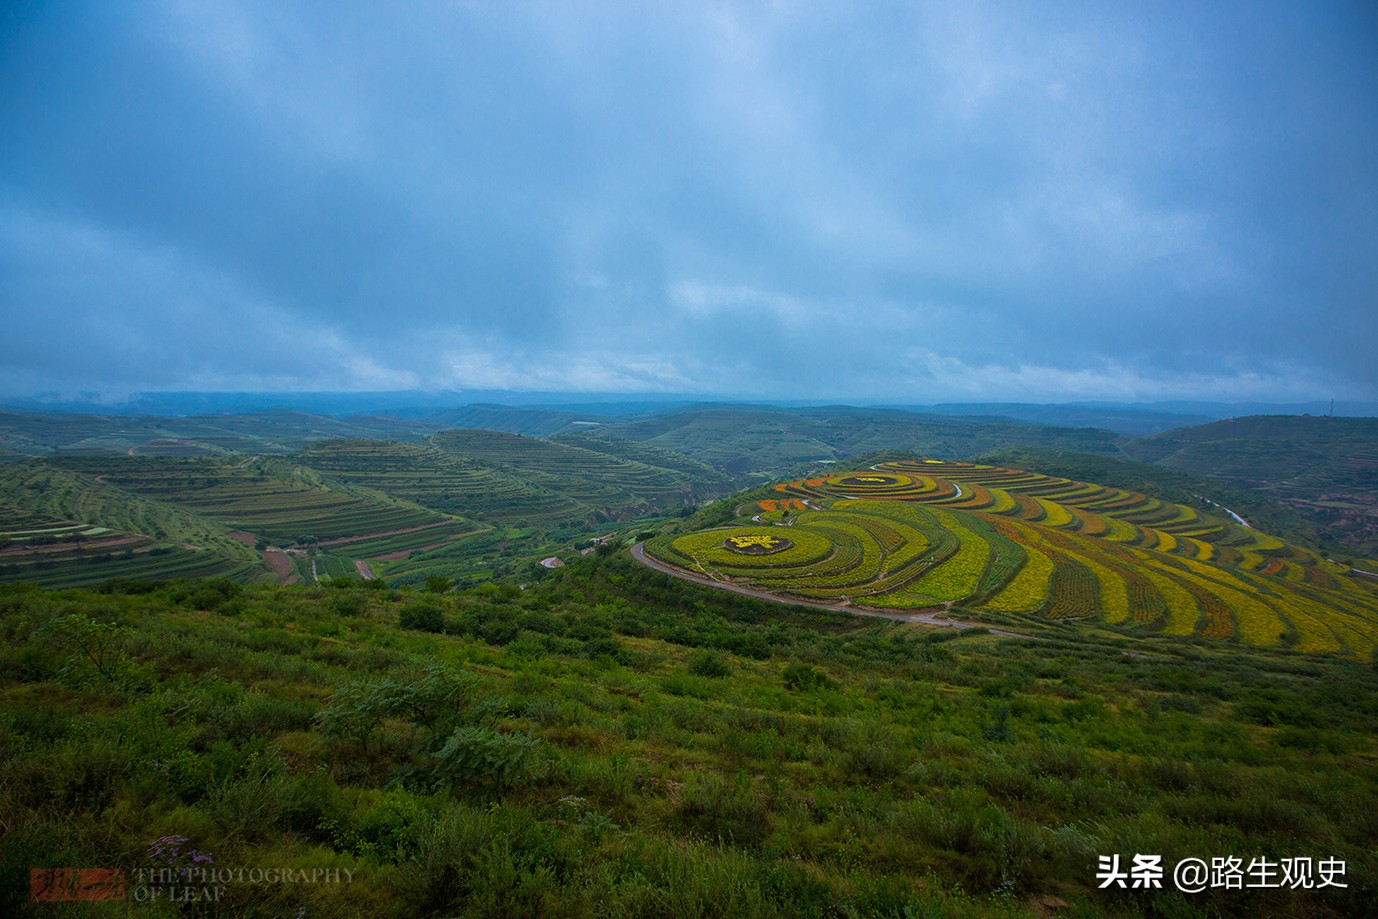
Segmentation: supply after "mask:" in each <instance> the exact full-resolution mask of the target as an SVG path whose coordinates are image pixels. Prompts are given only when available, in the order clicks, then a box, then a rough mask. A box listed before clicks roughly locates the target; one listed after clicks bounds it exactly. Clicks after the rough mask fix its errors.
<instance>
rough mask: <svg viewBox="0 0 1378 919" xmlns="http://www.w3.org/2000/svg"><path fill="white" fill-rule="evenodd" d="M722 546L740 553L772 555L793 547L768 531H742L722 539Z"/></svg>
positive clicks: (782, 538)
mask: <svg viewBox="0 0 1378 919" xmlns="http://www.w3.org/2000/svg"><path fill="white" fill-rule="evenodd" d="M722 545H723V548H724V549H728V550H729V551H732V552H740V553H741V554H742V555H773V554H774V553H776V552H784V551H785V550H786V549H790V548H793V547H794V543H793V542H791V541H790V540H788V539H785V538H784V537H783V536H772V535H770V534H768V533H743V534H739V535H736V536H729V537H727V538H726V539H724V540H723V543H722Z"/></svg>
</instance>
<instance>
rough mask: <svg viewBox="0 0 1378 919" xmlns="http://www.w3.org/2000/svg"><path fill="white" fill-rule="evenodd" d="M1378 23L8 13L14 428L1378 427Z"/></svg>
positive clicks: (752, 14)
mask: <svg viewBox="0 0 1378 919" xmlns="http://www.w3.org/2000/svg"><path fill="white" fill-rule="evenodd" d="M1375 47H1378V11H1375V9H1374V8H1373V7H1372V6H1371V5H1369V4H1364V3H1359V2H1352V3H1343V2H1342V3H1336V4H1330V5H1326V6H1324V7H1320V6H1312V5H1297V4H1288V3H1262V4H1260V3H1218V4H1211V5H1209V6H1206V7H1201V8H1196V7H1181V8H1179V7H1173V6H1152V5H1144V4H1115V5H1106V4H1069V5H1062V6H1058V7H1053V8H1050V7H1048V6H1046V5H1043V4H1032V3H991V4H984V3H983V4H969V3H955V2H954V3H938V4H923V5H912V6H911V5H883V6H865V5H862V6H857V5H854V4H843V3H827V2H819V3H805V4H797V5H783V6H774V7H770V6H757V5H747V4H733V3H720V4H711V5H710V4H700V3H660V4H652V5H632V4H614V3H593V4H576V5H568V6H556V5H552V4H531V5H520V4H484V3H474V4H462V5H447V4H439V3H422V4H416V5H408V6H405V7H401V8H396V9H392V8H382V7H360V6H348V5H347V6H345V7H341V8H334V7H331V8H328V9H327V8H320V7H310V6H302V5H287V6H283V5H281V4H272V3H266V2H253V0H239V2H227V3H222V4H216V5H213V6H211V5H180V4H172V3H163V2H154V0H149V2H132V3H127V4H100V3H81V2H76V3H66V4H42V5H39V4H34V5H27V6H20V5H12V6H11V7H10V8H8V9H7V10H6V11H4V12H3V13H0V132H2V133H3V135H4V136H5V138H6V140H5V141H4V142H0V322H2V323H3V328H4V331H5V334H4V336H3V337H2V338H3V340H0V396H5V397H8V398H28V397H34V396H36V395H38V394H42V393H65V394H73V393H83V392H87V393H102V394H106V395H107V396H109V395H113V396H118V395H120V394H125V395H128V394H131V393H139V392H144V393H147V392H159V391H162V392H208V391H211V392H214V391H221V392H244V393H254V392H339V391H345V392H348V391H358V392H376V391H413V390H416V391H442V390H502V391H508V392H553V393H566V394H569V395H571V396H572V395H574V394H578V393H587V392H602V393H617V394H623V395H632V394H639V395H640V396H643V397H646V398H674V397H676V396H677V395H679V394H684V393H695V394H696V395H697V397H699V398H705V399H713V398H732V399H741V400H762V401H771V400H774V401H780V400H788V401H833V402H848V403H853V404H856V403H869V404H887V403H888V404H904V403H912V404H927V405H932V404H939V403H945V402H977V403H980V402H1018V403H1026V404H1048V403H1061V402H1081V401H1087V400H1101V401H1108V402H1146V403H1152V402H1161V401H1175V400H1187V401H1202V402H1227V403H1228V402H1271V403H1284V404H1302V403H1319V402H1326V401H1328V400H1329V399H1331V398H1334V399H1337V400H1340V401H1342V402H1362V403H1368V402H1372V401H1374V400H1378V362H1376V361H1374V360H1373V355H1372V351H1373V342H1374V341H1378V309H1375V307H1376V306H1378V251H1375V249H1376V247H1378V166H1375V164H1378V55H1374V54H1373V53H1372V52H1373V49H1374V48H1375Z"/></svg>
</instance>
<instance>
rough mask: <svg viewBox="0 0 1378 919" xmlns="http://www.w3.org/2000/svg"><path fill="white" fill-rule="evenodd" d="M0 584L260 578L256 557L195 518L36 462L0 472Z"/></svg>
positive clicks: (221, 530)
mask: <svg viewBox="0 0 1378 919" xmlns="http://www.w3.org/2000/svg"><path fill="white" fill-rule="evenodd" d="M0 494H3V495H5V496H6V499H7V500H8V502H9V503H8V504H6V505H4V506H0V581H15V580H23V581H32V582H34V583H36V584H41V585H60V586H70V587H78V586H85V585H89V584H96V583H100V582H102V581H106V580H109V579H111V578H116V577H142V578H172V577H207V576H225V577H235V578H239V579H241V580H259V579H264V578H266V577H267V569H266V568H265V566H264V565H263V563H262V561H261V560H260V558H259V556H258V555H257V554H256V553H255V552H254V551H253V550H251V549H249V548H248V547H246V546H242V545H240V544H239V543H237V542H236V541H235V540H233V539H231V538H229V536H228V535H227V533H226V528H225V527H223V526H219V525H217V524H216V523H215V522H214V521H212V520H209V519H207V518H205V517H202V516H200V515H198V514H194V513H188V512H186V511H184V510H180V509H178V508H175V507H168V506H164V505H161V504H159V503H157V502H154V501H148V500H145V499H143V498H141V497H139V496H137V495H131V494H128V493H126V492H123V491H121V490H120V489H118V488H116V487H114V486H112V485H109V484H108V483H106V482H104V481H103V480H100V479H98V478H94V477H91V476H88V475H82V474H80V473H77V472H73V471H71V470H64V469H56V468H53V467H52V466H50V465H48V464H46V463H42V462H36V461H26V462H21V463H15V464H13V465H9V466H5V467H2V468H0Z"/></svg>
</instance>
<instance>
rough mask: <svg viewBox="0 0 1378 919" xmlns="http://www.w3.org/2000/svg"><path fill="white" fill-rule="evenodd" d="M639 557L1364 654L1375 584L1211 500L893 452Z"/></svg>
mask: <svg viewBox="0 0 1378 919" xmlns="http://www.w3.org/2000/svg"><path fill="white" fill-rule="evenodd" d="M748 518H750V519H748ZM647 551H648V552H650V553H652V554H653V555H655V556H656V557H657V558H659V559H660V560H661V561H663V562H667V563H670V564H673V565H677V566H679V567H681V568H685V569H687V570H690V571H694V572H698V573H701V574H706V575H708V576H710V577H713V578H716V579H721V580H724V581H726V582H729V583H734V584H740V585H745V586H748V587H751V588H755V589H758V590H764V591H767V592H769V593H772V594H777V595H782V596H787V597H794V598H801V599H807V600H821V601H827V602H829V603H834V604H841V605H842V606H844V607H848V608H864V609H872V610H873V609H881V610H886V609H892V610H914V609H938V610H942V611H944V612H945V613H946V614H949V615H951V616H952V617H953V618H957V619H972V620H975V621H981V622H993V623H1001V624H1011V625H1012V626H1016V627H1034V628H1038V629H1043V628H1046V627H1047V626H1048V625H1049V624H1050V623H1052V624H1057V623H1063V622H1071V621H1076V622H1079V623H1085V622H1088V621H1090V622H1099V623H1103V624H1105V625H1107V626H1112V627H1115V628H1116V629H1117V630H1119V631H1121V632H1125V633H1127V634H1133V633H1137V632H1139V631H1143V630H1152V631H1156V632H1162V633H1166V634H1169V635H1180V636H1196V637H1200V638H1205V639H1210V640H1222V639H1223V640H1232V641H1239V642H1244V643H1247V644H1251V645H1256V646H1262V647H1270V646H1275V645H1282V646H1285V647H1291V648H1296V649H1298V650H1304V651H1326V652H1334V653H1340V654H1346V655H1351V656H1355V657H1359V658H1363V659H1367V658H1369V657H1370V656H1371V655H1372V654H1373V653H1374V651H1375V648H1376V647H1378V582H1375V581H1374V580H1373V579H1371V578H1368V577H1366V576H1363V575H1359V574H1355V573H1353V572H1351V570H1350V569H1349V568H1348V567H1347V566H1343V565H1338V564H1335V563H1333V562H1330V561H1328V560H1326V559H1325V558H1323V557H1321V556H1320V555H1318V554H1316V553H1315V552H1313V551H1310V550H1308V549H1305V548H1303V547H1300V546H1296V545H1292V544H1289V543H1287V542H1285V541H1283V540H1281V539H1279V538H1277V537H1276V536H1272V535H1270V534H1267V533H1264V532H1261V531H1259V530H1257V529H1255V528H1252V527H1248V526H1244V525H1241V524H1240V523H1239V522H1238V518H1237V515H1236V514H1235V513H1233V512H1232V510H1231V509H1230V508H1228V507H1222V506H1220V505H1219V503H1218V502H1217V503H1215V504H1212V503H1210V502H1209V501H1208V500H1205V499H1200V498H1194V499H1193V500H1192V501H1191V502H1190V504H1179V503H1174V502H1170V501H1165V500H1163V499H1161V498H1155V497H1150V496H1148V495H1146V494H1144V493H1142V492H1134V491H1127V490H1124V489H1119V488H1110V487H1107V486H1104V485H1098V484H1092V483H1088V482H1080V481H1076V480H1073V479H1068V478H1062V477H1055V476H1048V475H1042V474H1037V473H1030V472H1026V471H1023V470H1020V469H1014V468H1006V467H999V466H984V465H974V464H970V463H945V462H942V461H939V460H926V461H909V462H893V463H882V464H876V465H873V466H871V467H870V468H869V469H861V470H857V471H850V472H841V471H839V472H837V473H835V474H832V475H829V476H821V477H816V478H810V479H806V480H800V481H794V482H785V483H780V484H778V485H776V486H775V487H774V489H773V490H772V492H771V496H770V497H768V498H762V499H759V500H757V501H755V502H752V504H750V505H749V506H747V507H745V508H743V509H742V510H740V511H739V516H738V518H737V519H736V520H735V521H733V522H732V525H730V526H727V527H715V528H713V529H708V530H703V531H701V532H697V533H691V534H688V535H667V536H662V537H659V538H657V539H654V540H652V541H651V542H650V543H649V544H648V545H647Z"/></svg>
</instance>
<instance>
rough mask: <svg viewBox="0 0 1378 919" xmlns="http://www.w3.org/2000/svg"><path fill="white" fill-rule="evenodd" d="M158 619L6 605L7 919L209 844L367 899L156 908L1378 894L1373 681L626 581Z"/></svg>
mask: <svg viewBox="0 0 1378 919" xmlns="http://www.w3.org/2000/svg"><path fill="white" fill-rule="evenodd" d="M125 590H126V591H129V592H120V591H118V590H117V591H113V592H106V593H93V592H84V591H65V592H61V593H49V592H44V591H38V590H32V589H18V588H14V587H9V588H0V787H3V788H4V791H5V793H4V794H3V795H0V827H3V833H0V912H3V913H4V914H5V915H16V916H53V915H91V916H96V915H111V914H113V913H114V912H119V911H120V910H121V908H122V907H120V906H116V905H115V904H110V903H94V904H73V905H71V906H69V907H64V906H63V905H62V904H53V903H33V902H26V900H25V894H26V891H27V889H28V883H29V871H30V869H32V868H35V867H55V866H81V867H100V868H108V869H123V870H124V871H125V872H127V875H128V877H129V878H130V884H129V891H130V893H131V897H132V892H133V891H134V890H135V889H136V878H137V876H138V875H137V872H138V871H140V870H141V869H145V870H147V869H153V868H163V867H169V866H171V867H173V868H174V869H177V868H181V867H184V866H190V858H191V852H193V851H195V852H197V853H201V854H203V855H204V854H207V853H210V854H211V858H212V861H211V864H212V865H213V866H214V867H216V868H219V869H230V870H232V869H236V868H245V869H252V868H264V867H277V868H291V869H303V870H307V871H311V870H335V871H337V872H338V876H339V877H340V878H341V880H340V881H338V882H334V883H271V884H263V883H250V882H235V881H231V882H229V883H227V884H225V885H224V889H223V891H221V892H220V893H219V894H218V895H217V897H216V899H213V900H210V901H206V902H200V903H197V904H196V905H195V906H185V905H183V904H179V903H175V902H169V898H168V897H167V896H163V897H162V898H160V899H157V900H148V901H146V902H139V903H137V904H136V903H133V902H130V903H128V906H130V907H131V908H133V909H134V910H135V913H136V914H138V915H147V916H173V915H184V914H186V913H187V911H188V910H190V911H194V912H195V913H196V914H198V915H205V916H243V915H263V916H292V915H305V916H346V917H347V916H367V917H388V916H395V917H418V916H492V915H522V916H527V915H548V916H584V915H600V916H627V917H633V916H637V917H639V916H704V917H707V916H722V915H731V916H746V917H755V916H760V917H766V916H819V917H822V916H837V915H857V916H901V915H916V916H950V917H966V916H978V917H980V916H1044V915H1048V914H1049V913H1050V912H1051V913H1053V914H1056V915H1070V916H1081V917H1089V916H1107V915H1108V916H1126V917H1127V916H1143V915H1162V916H1167V915H1172V916H1213V915H1240V916H1243V915H1269V916H1291V917H1303V916H1304V917H1308V919H1325V917H1341V916H1357V915H1364V914H1366V913H1367V912H1368V911H1369V910H1370V909H1371V907H1372V904H1373V903H1374V902H1375V898H1378V858H1375V855H1374V851H1373V848H1372V840H1373V839H1374V838H1375V837H1378V824H1375V815H1376V814H1378V769H1375V766H1374V763H1375V757H1378V746H1376V744H1378V741H1375V737H1374V733H1373V731H1372V726H1373V724H1374V721H1375V718H1378V672H1375V670H1374V668H1373V667H1372V666H1371V665H1368V664H1360V663H1357V662H1354V661H1349V660H1344V659H1340V658H1336V657H1325V656H1315V657H1301V656H1298V655H1295V654H1287V653H1283V652H1276V651H1266V650H1252V649H1249V648H1244V647H1237V648H1229V649H1224V648H1218V647H1216V646H1204V645H1202V646H1192V645H1188V644H1184V643H1182V642H1180V641H1176V640H1169V639H1164V638H1157V637H1154V636H1148V637H1145V638H1143V639H1141V640H1138V641H1133V642H1130V641H1126V640H1124V639H1122V638H1118V637H1115V636H1112V635H1104V634H1102V635H1100V636H1094V635H1084V636H1082V637H1080V638H1079V639H1078V640H1076V641H1059V640H1055V641H1038V642H1033V641H1026V640H1020V639H999V638H996V637H994V636H990V635H981V634H973V633H955V632H951V631H939V632H926V631H923V630H922V629H919V628H917V627H913V626H896V625H874V624H870V623H867V622H863V621H860V620H856V619H851V618H849V617H846V616H843V615H841V614H828V613H815V612H809V611H801V610H793V609H789V608H784V607H779V606H775V605H768V604H756V603H753V602H751V601H746V600H743V599H742V598H740V597H735V596H729V595H725V594H722V593H720V592H715V591H711V590H706V589H702V588H697V587H694V586H692V585H685V584H682V583H680V582H677V581H673V580H670V579H668V578H664V577H662V576H660V575H657V574H655V573H654V572H651V571H648V570H646V569H644V568H641V567H639V566H636V565H633V564H632V563H630V562H629V561H626V560H622V559H616V558H606V559H601V558H589V559H586V560H582V561H579V562H576V563H574V564H571V565H570V566H569V567H567V568H565V569H562V570H561V571H559V572H556V573H553V574H552V575H551V576H550V578H548V579H547V580H545V581H542V582H541V583H540V584H538V585H536V586H534V587H532V588H531V589H530V590H528V591H526V592H524V593H523V592H519V591H517V590H516V589H514V588H496V587H492V586H489V587H485V588H482V589H478V590H472V591H468V592H465V593H462V594H453V593H451V594H443V595H441V594H437V595H426V594H407V593H399V592H392V591H377V590H368V589H365V588H362V587H354V588H333V587H332V588H329V589H316V590H307V589H304V588H276V587H251V588H241V587H237V586H236V585H233V584H230V583H228V582H223V581H211V582H188V583H171V584H165V585H162V586H157V585H143V586H140V585H129V586H128V587H126V588H125ZM92 651H96V652H98V653H95V654H92V653H91V652H92ZM168 837H176V838H178V839H180V840H181V841H180V842H177V843H176V851H177V853H178V854H176V855H173V854H170V851H169V848H168V845H167V843H166V840H167V838H168ZM159 840H164V845H163V847H162V849H161V850H159V849H158V848H157V847H156V843H157V842H158V841H159ZM1136 853H1142V854H1158V855H1161V856H1163V861H1164V864H1165V865H1166V866H1168V868H1169V870H1171V866H1173V865H1174V864H1176V863H1177V862H1178V861H1179V860H1181V859H1184V858H1188V857H1195V858H1204V859H1206V860H1207V861H1208V862H1209V860H1210V859H1212V858H1222V859H1223V858H1227V857H1236V858H1242V859H1243V862H1244V864H1246V865H1247V864H1249V863H1250V862H1251V860H1253V861H1261V862H1263V863H1265V864H1280V863H1281V862H1282V860H1283V859H1297V858H1310V859H1313V860H1315V861H1316V862H1319V861H1320V860H1321V859H1331V858H1333V859H1337V860H1341V861H1343V862H1344V863H1345V871H1344V874H1343V875H1342V876H1340V877H1339V879H1338V880H1339V881H1340V882H1341V883H1344V884H1345V885H1347V886H1345V887H1328V888H1326V889H1324V890H1321V889H1306V888H1299V889H1284V888H1279V887H1277V886H1270V887H1266V888H1258V887H1254V888H1250V887H1241V888H1239V889H1226V888H1225V887H1223V886H1220V887H1216V888H1211V889H1208V890H1206V891H1204V892H1202V893H1200V894H1192V895H1187V894H1183V893H1180V892H1177V891H1175V890H1173V889H1172V885H1171V884H1170V883H1169V884H1167V885H1166V889H1140V890H1129V889H1124V890H1121V889H1109V890H1101V889H1099V888H1098V884H1097V880H1096V876H1095V874H1096V869H1097V865H1098V860H1099V859H1100V857H1102V856H1109V855H1112V854H1113V855H1118V856H1120V858H1121V861H1122V862H1124V863H1125V864H1128V863H1129V862H1130V860H1131V859H1132V856H1133V855H1134V854H1136ZM200 864H204V863H200ZM346 871H347V872H348V880H347V881H346V880H343V878H344V877H345V874H344V872H346ZM1313 880H1315V879H1313ZM1313 886H1314V884H1313ZM143 889H144V890H145V892H147V890H148V886H147V885H145V887H144V888H143ZM163 892H164V893H165V894H166V893H167V891H166V890H165V891H163ZM83 906H86V907H88V908H87V909H85V910H83V909H81V907H83ZM63 910H65V911H63ZM60 911H62V912H60Z"/></svg>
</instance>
